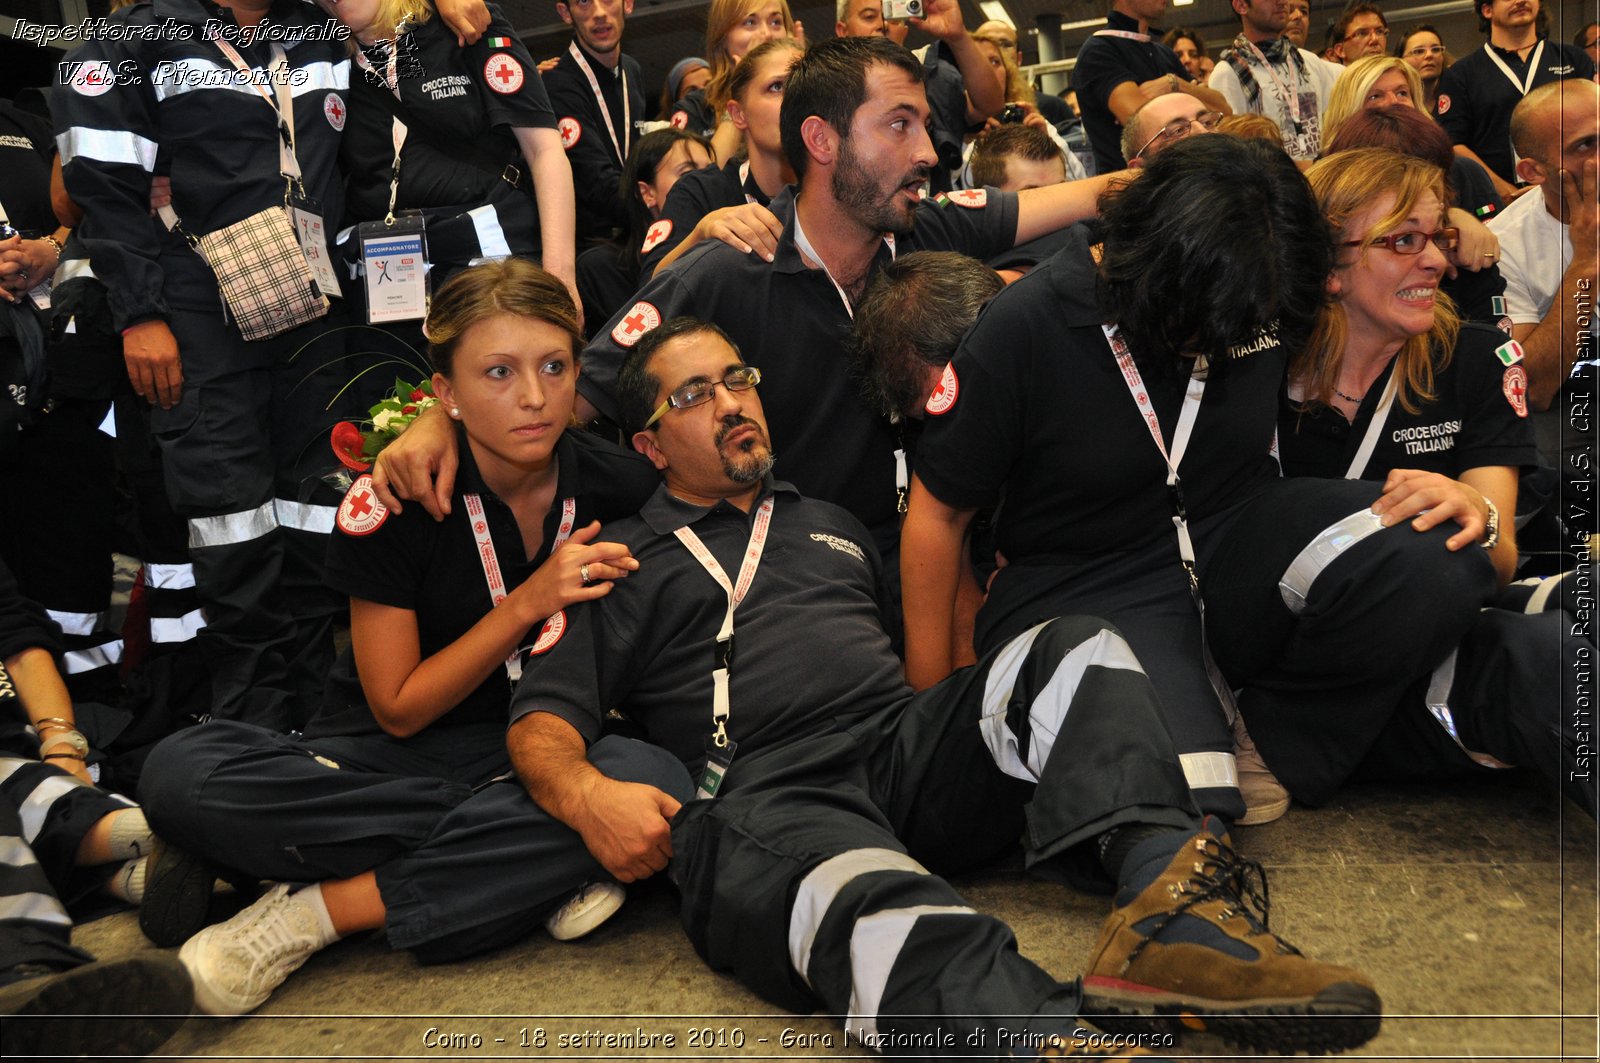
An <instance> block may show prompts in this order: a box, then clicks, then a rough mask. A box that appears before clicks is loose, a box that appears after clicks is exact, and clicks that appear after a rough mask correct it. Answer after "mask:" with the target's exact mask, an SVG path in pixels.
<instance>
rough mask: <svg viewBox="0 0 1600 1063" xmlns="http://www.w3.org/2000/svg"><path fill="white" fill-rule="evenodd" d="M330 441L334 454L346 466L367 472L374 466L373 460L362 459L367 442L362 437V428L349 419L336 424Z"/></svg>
mask: <svg viewBox="0 0 1600 1063" xmlns="http://www.w3.org/2000/svg"><path fill="white" fill-rule="evenodd" d="M328 442H329V443H330V444H331V445H332V446H333V456H334V457H336V458H338V459H339V461H340V463H341V464H343V465H344V466H345V467H346V468H349V469H354V470H355V471H356V472H366V471H367V470H368V469H370V468H371V467H372V462H370V461H364V460H362V456H361V455H362V451H363V450H364V449H365V448H366V442H365V440H363V439H362V437H361V429H359V428H357V427H356V426H355V425H353V424H351V423H350V422H349V421H340V422H339V423H338V424H336V425H334V426H333V432H332V434H330V435H329V437H328Z"/></svg>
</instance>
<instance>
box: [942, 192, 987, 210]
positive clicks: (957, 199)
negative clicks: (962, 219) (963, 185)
mask: <svg viewBox="0 0 1600 1063" xmlns="http://www.w3.org/2000/svg"><path fill="white" fill-rule="evenodd" d="M950 202H952V203H954V204H956V205H957V206H961V207H966V208H967V209H969V210H977V209H978V208H979V207H982V206H984V205H986V204H987V203H988V202H989V193H988V192H987V191H986V190H984V189H982V188H967V189H963V190H962V191H960V192H951V193H950Z"/></svg>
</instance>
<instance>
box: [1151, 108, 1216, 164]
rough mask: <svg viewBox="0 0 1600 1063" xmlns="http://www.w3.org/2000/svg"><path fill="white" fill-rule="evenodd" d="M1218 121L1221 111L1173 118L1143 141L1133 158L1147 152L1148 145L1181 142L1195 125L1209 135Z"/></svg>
mask: <svg viewBox="0 0 1600 1063" xmlns="http://www.w3.org/2000/svg"><path fill="white" fill-rule="evenodd" d="M1220 121H1222V112H1221V111H1201V112H1200V113H1199V114H1197V115H1195V116H1194V117H1193V118H1174V119H1173V120H1172V121H1170V122H1168V123H1167V124H1166V125H1164V126H1162V127H1161V128H1160V129H1159V130H1157V132H1156V135H1155V136H1153V137H1151V138H1150V139H1149V140H1147V141H1145V142H1144V147H1142V148H1140V149H1139V150H1138V151H1136V152H1134V153H1133V157H1134V158H1135V159H1137V158H1138V157H1139V156H1141V155H1143V154H1144V153H1145V152H1147V151H1149V150H1150V145H1151V144H1154V143H1155V142H1156V141H1158V140H1162V141H1166V142H1167V143H1169V144H1171V143H1173V142H1175V141H1179V140H1182V139H1183V138H1184V137H1186V136H1188V135H1189V134H1190V133H1191V132H1193V131H1194V127H1195V124H1196V123H1199V125H1200V128H1201V129H1204V130H1205V131H1206V132H1207V133H1209V132H1211V131H1212V130H1214V129H1216V128H1217V123H1218V122H1220Z"/></svg>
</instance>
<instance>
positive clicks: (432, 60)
mask: <svg viewBox="0 0 1600 1063" xmlns="http://www.w3.org/2000/svg"><path fill="white" fill-rule="evenodd" d="M489 13H490V23H489V29H488V31H487V32H486V33H484V35H483V36H482V37H480V38H479V39H478V43H476V44H470V45H468V46H467V47H465V48H462V47H459V46H458V45H457V44H456V38H455V34H454V32H452V31H451V29H450V28H449V27H448V26H446V25H445V23H444V20H443V19H442V18H439V17H438V16H435V17H433V18H431V19H429V20H428V21H427V22H425V23H423V24H422V25H421V26H418V27H417V28H416V29H414V30H412V31H411V32H410V33H408V34H406V35H405V36H403V37H401V38H400V43H399V48H398V51H399V56H398V58H397V60H396V65H397V73H398V74H399V77H398V78H397V79H396V81H397V84H398V85H399V88H400V109H401V110H402V111H403V114H402V115H401V118H402V120H403V121H404V122H405V124H406V126H407V130H408V132H407V135H406V142H405V147H404V148H403V149H402V151H401V155H400V194H399V198H398V200H397V205H398V206H400V207H402V208H410V207H446V206H474V205H479V204H482V203H484V202H486V201H487V200H488V199H489V197H490V195H491V193H497V192H498V191H499V186H500V185H501V184H502V183H503V181H502V179H501V174H502V172H503V171H504V169H505V166H506V164H508V163H516V164H517V165H518V166H519V167H520V168H521V169H522V170H523V171H524V174H525V173H526V170H527V166H526V164H524V163H523V162H522V161H521V160H520V158H519V149H518V146H517V142H516V138H515V135H514V134H513V133H512V130H513V129H517V128H529V129H554V128H555V127H556V116H555V113H554V112H553V111H552V110H551V108H550V100H549V99H548V98H547V97H546V96H545V91H544V83H543V82H542V81H541V80H540V79H539V75H538V67H537V66H536V65H535V63H534V61H533V57H532V56H531V55H529V54H528V50H527V48H525V47H523V44H522V42H521V41H519V40H518V39H517V38H516V36H515V31H514V30H513V29H512V28H511V23H510V22H508V21H507V20H506V18H505V16H504V15H503V14H502V13H501V12H500V9H499V8H498V7H496V6H494V5H493V4H491V5H489ZM369 57H370V58H371V59H372V66H373V68H374V69H375V70H376V71H378V72H379V73H382V72H383V71H384V70H385V69H386V63H387V47H385V48H384V49H381V50H380V49H375V50H371V51H370V52H369ZM350 97H351V99H350V117H349V120H348V122H347V123H346V126H345V131H344V143H343V144H342V145H341V148H340V160H341V162H342V163H343V165H344V168H345V174H346V177H345V181H346V194H345V199H346V205H347V208H348V210H349V216H350V219H351V220H352V221H371V220H373V219H376V218H381V217H383V215H384V213H385V211H386V210H387V209H388V206H389V176H390V166H391V163H392V161H393V159H394V141H393V137H392V129H393V117H392V116H393V110H392V107H391V106H390V105H392V104H393V102H394V96H393V95H392V94H391V93H390V92H389V90H388V89H387V88H385V87H384V85H383V83H382V82H381V81H378V80H375V79H374V78H373V77H371V76H370V75H368V74H367V73H366V72H365V71H363V70H361V69H359V68H358V69H356V70H354V71H352V72H351V78H350ZM508 235H509V234H508ZM518 235H525V234H518ZM532 246H533V247H535V248H536V247H537V246H538V245H537V244H534V245H532Z"/></svg>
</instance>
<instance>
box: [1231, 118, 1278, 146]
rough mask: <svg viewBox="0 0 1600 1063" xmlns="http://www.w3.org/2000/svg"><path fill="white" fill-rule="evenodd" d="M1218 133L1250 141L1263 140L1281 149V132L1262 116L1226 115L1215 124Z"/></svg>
mask: <svg viewBox="0 0 1600 1063" xmlns="http://www.w3.org/2000/svg"><path fill="white" fill-rule="evenodd" d="M1217 132H1218V133H1227V134H1229V135H1230V136H1235V137H1242V138H1243V139H1246V140H1250V139H1255V140H1265V141H1266V142H1267V143H1269V144H1276V145H1278V147H1280V148H1281V147H1283V130H1282V129H1281V128H1279V126H1278V123H1277V122H1274V121H1273V120H1272V119H1270V118H1268V117H1267V116H1266V115H1264V114H1227V115H1223V116H1222V120H1221V121H1220V122H1218V123H1217Z"/></svg>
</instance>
